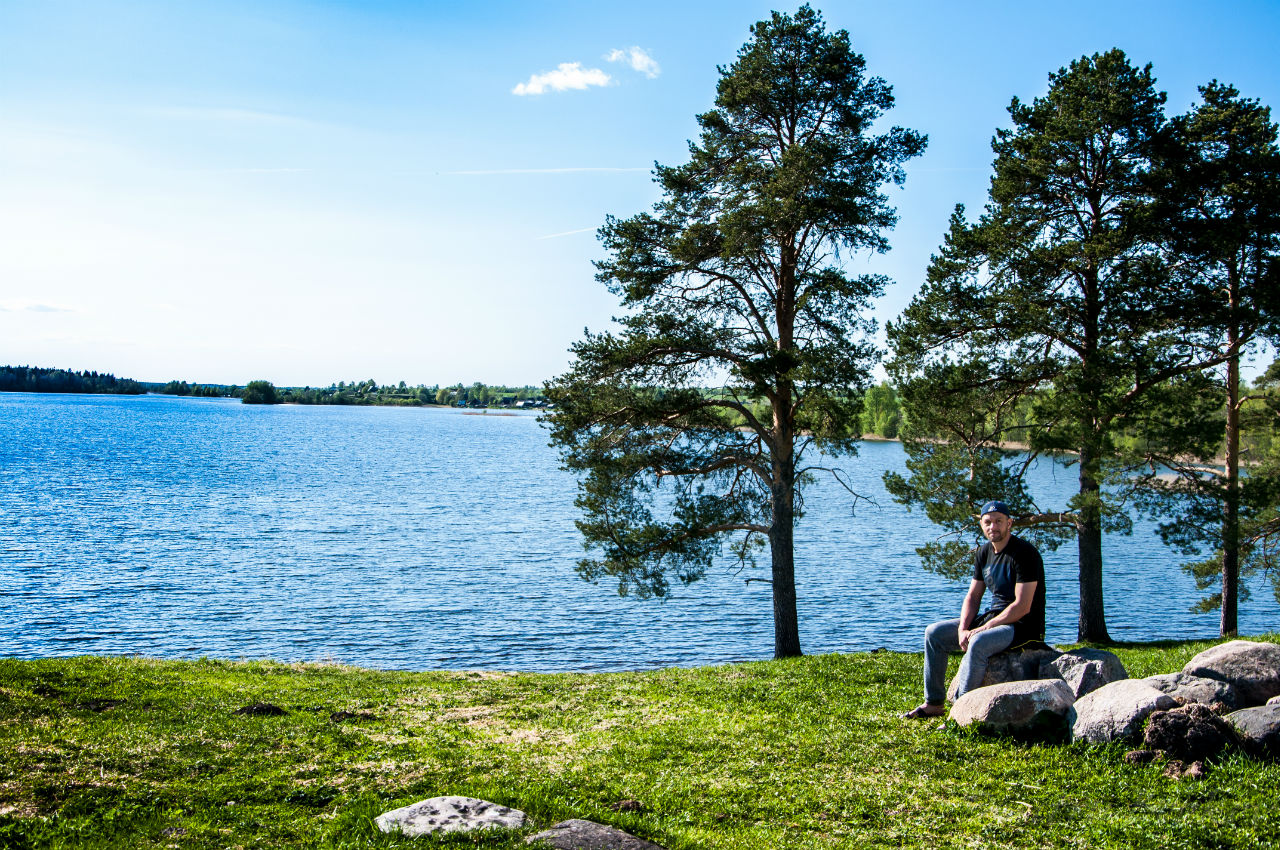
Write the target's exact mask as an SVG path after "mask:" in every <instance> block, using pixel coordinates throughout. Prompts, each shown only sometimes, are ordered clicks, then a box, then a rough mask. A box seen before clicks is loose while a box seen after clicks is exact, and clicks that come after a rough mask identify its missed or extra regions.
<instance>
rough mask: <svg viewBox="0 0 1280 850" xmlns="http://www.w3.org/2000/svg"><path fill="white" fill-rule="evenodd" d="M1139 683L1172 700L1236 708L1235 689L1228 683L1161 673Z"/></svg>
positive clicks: (1185, 675) (1199, 677)
mask: <svg viewBox="0 0 1280 850" xmlns="http://www.w3.org/2000/svg"><path fill="white" fill-rule="evenodd" d="M1140 681H1143V682H1146V683H1147V684H1148V685H1150V686H1151V687H1153V688H1155V689H1156V690H1158V691H1163V692H1164V693H1166V694H1168V695H1169V696H1171V697H1173V698H1174V699H1184V700H1186V701H1187V702H1198V703H1200V704H1201V705H1213V704H1214V703H1216V702H1220V703H1222V704H1223V705H1225V706H1226V707H1227V708H1235V707H1236V706H1237V701H1236V689H1235V688H1234V687H1232V685H1231V683H1230V682H1222V681H1219V680H1217V679H1206V678H1204V677H1203V676H1192V675H1189V674H1187V673H1161V674H1160V675H1159V676H1148V677H1147V678H1145V679H1141V680H1140Z"/></svg>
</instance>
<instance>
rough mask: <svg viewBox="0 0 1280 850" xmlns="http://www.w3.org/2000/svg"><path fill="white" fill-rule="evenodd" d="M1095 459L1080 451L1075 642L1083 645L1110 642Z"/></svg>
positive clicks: (1089, 451) (1084, 450)
mask: <svg viewBox="0 0 1280 850" xmlns="http://www.w3.org/2000/svg"><path fill="white" fill-rule="evenodd" d="M1095 457H1096V455H1095V453H1094V452H1093V451H1092V449H1091V448H1086V449H1083V450H1081V452H1080V494H1081V495H1082V496H1084V497H1085V499H1084V501H1085V506H1084V507H1083V509H1082V510H1081V511H1080V520H1079V522H1080V526H1079V531H1078V533H1077V540H1076V542H1077V545H1078V547H1079V563H1080V620H1079V624H1078V627H1077V630H1076V640H1078V641H1080V642H1081V643H1110V642H1111V636H1110V635H1109V634H1107V614H1106V610H1105V608H1104V606H1103V601H1102V517H1101V515H1100V512H1099V510H1098V504H1099V496H1100V495H1101V494H1100V488H1099V486H1098V482H1097V480H1096V479H1095V478H1094V477H1093V474H1094V473H1093V463H1094V459H1095Z"/></svg>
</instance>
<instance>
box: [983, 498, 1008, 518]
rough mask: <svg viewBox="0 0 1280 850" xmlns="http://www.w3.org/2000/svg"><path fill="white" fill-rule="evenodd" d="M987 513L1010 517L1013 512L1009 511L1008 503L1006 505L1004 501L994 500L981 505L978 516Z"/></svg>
mask: <svg viewBox="0 0 1280 850" xmlns="http://www.w3.org/2000/svg"><path fill="white" fill-rule="evenodd" d="M987 514H1004V515H1005V516H1007V517H1010V518H1012V517H1013V514H1011V513H1009V506H1008V505H1006V504H1005V503H1004V502H999V501H995V500H992V501H990V502H987V503H986V504H985V505H983V506H982V510H981V511H980V512H979V516H985V515H987Z"/></svg>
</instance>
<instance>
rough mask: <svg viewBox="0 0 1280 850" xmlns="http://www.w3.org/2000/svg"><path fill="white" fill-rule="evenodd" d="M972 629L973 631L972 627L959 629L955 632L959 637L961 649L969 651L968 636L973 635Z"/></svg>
mask: <svg viewBox="0 0 1280 850" xmlns="http://www.w3.org/2000/svg"><path fill="white" fill-rule="evenodd" d="M974 631H975V630H974V629H960V630H959V631H958V632H956V634H957V635H958V636H959V638H960V649H961V650H963V651H965V652H968V651H969V638H970V637H971V636H972V635H973V633H974Z"/></svg>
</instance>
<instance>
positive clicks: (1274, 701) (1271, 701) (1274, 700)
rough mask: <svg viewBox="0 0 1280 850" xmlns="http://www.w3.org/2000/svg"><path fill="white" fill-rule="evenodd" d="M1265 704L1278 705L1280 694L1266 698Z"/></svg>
mask: <svg viewBox="0 0 1280 850" xmlns="http://www.w3.org/2000/svg"><path fill="white" fill-rule="evenodd" d="M1267 705H1280V696H1274V697H1272V698H1271V699H1269V700H1267Z"/></svg>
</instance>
